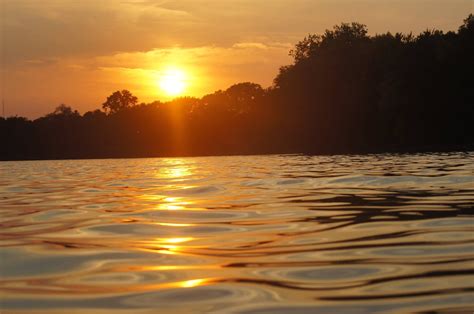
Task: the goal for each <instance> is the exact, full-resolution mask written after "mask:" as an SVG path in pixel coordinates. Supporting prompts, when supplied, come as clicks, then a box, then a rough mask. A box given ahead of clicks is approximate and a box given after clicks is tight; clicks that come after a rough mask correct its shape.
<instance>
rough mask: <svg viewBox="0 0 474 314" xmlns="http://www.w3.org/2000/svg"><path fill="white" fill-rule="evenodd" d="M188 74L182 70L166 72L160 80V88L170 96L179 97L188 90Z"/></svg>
mask: <svg viewBox="0 0 474 314" xmlns="http://www.w3.org/2000/svg"><path fill="white" fill-rule="evenodd" d="M186 80H187V77H186V73H185V72H184V71H182V70H180V69H168V70H166V71H164V73H163V74H162V75H161V77H160V80H159V85H160V88H161V90H162V91H163V92H165V93H166V95H168V96H179V95H181V94H182V93H183V92H184V90H185V89H186V85H187V84H186Z"/></svg>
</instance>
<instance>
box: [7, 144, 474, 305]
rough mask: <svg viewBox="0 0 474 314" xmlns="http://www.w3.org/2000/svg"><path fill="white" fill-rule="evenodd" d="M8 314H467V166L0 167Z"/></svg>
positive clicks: (80, 163)
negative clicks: (454, 313)
mask: <svg viewBox="0 0 474 314" xmlns="http://www.w3.org/2000/svg"><path fill="white" fill-rule="evenodd" d="M0 207H1V231H0V232H1V255H0V266H1V291H2V292H1V296H0V311H1V312H2V313H83V312H86V311H89V312H91V313H158V312H159V313H175V314H178V313H209V312H211V313H259V314H263V313H291V314H298V313H404V312H406V313H408V312H410V313H413V312H419V313H432V312H434V311H438V312H442V313H445V312H472V311H473V310H474V294H473V291H474V271H473V270H474V262H473V260H474V259H473V258H474V233H473V231H474V220H473V219H472V215H473V208H474V153H472V152H471V153H462V152H461V153H439V154H412V155H408V154H407V155H396V154H393V155H392V154H381V155H365V156H364V155H353V156H303V155H271V156H237V157H200V158H163V159H160V158H156V159H115V160H112V159H111V160H64V161H23V162H1V163H0Z"/></svg>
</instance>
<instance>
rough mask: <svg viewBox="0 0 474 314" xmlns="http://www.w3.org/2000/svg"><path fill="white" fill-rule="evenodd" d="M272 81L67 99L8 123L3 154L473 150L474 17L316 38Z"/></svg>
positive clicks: (352, 29)
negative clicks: (146, 99)
mask: <svg viewBox="0 0 474 314" xmlns="http://www.w3.org/2000/svg"><path fill="white" fill-rule="evenodd" d="M290 54H291V55H292V56H293V58H294V62H293V63H292V64H290V65H287V66H284V67H282V68H281V69H280V72H279V74H278V75H277V77H276V78H275V80H274V84H273V86H271V87H270V88H268V89H262V87H261V86H260V85H257V84H253V83H240V84H236V85H233V86H232V87H230V88H229V89H227V90H225V91H217V92H215V93H213V94H210V95H206V96H204V97H202V98H200V99H198V98H190V97H184V98H179V99H175V100H173V101H171V102H168V103H162V102H159V101H156V102H153V103H150V104H144V103H142V104H139V102H138V99H137V98H136V97H135V96H133V95H132V94H131V93H130V92H129V91H126V90H124V91H117V92H115V93H113V94H112V95H111V96H110V97H108V98H107V101H106V102H105V103H104V104H103V106H102V107H103V109H104V111H100V110H96V111H93V112H87V113H85V114H84V115H82V116H81V115H80V114H79V113H78V112H77V111H74V110H73V109H72V108H71V107H69V106H66V105H60V106H59V107H57V108H56V110H55V111H54V112H53V113H50V114H48V115H46V116H44V117H41V118H39V119H36V120H34V121H30V120H28V119H26V118H22V117H9V118H7V119H4V118H2V119H0V133H1V135H0V136H1V147H0V151H1V154H0V159H3V160H8V159H56V158H103V157H151V156H193V155H224V154H262V153H314V154H329V153H360V152H373V151H404V150H424V149H449V148H459V147H472V144H473V143H474V99H473V97H474V91H473V77H474V76H473V75H474V58H473V56H474V17H473V16H472V15H469V17H468V18H467V19H466V20H465V21H464V23H463V24H462V25H461V27H460V28H459V30H458V31H457V32H448V33H443V32H442V31H438V30H427V31H425V32H424V33H422V34H419V35H418V36H413V35H412V34H408V35H406V34H400V33H397V34H391V33H387V34H381V35H375V36H368V35H367V28H366V27H365V26H364V25H362V24H358V23H351V24H341V25H339V26H335V27H334V28H333V29H332V30H327V31H326V32H325V33H324V34H322V35H309V36H308V37H306V38H304V39H303V40H302V41H300V42H299V43H298V44H296V46H295V48H294V50H292V51H291V52H290Z"/></svg>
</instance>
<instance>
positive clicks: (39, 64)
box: [0, 0, 473, 118]
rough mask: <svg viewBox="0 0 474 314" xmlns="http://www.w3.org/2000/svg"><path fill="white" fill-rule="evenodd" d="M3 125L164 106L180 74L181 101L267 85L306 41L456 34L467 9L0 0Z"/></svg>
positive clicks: (461, 3) (466, 1)
mask: <svg viewBox="0 0 474 314" xmlns="http://www.w3.org/2000/svg"><path fill="white" fill-rule="evenodd" d="M0 10H1V11H0V19H1V29H0V36H1V38H0V39H1V52H2V56H1V79H0V84H1V90H0V93H1V95H0V96H1V97H2V98H3V99H4V101H5V106H6V115H7V116H10V115H22V116H27V117H29V118H36V117H39V116H41V115H44V114H45V113H48V112H51V111H52V110H53V109H54V108H55V107H56V106H57V105H58V104H60V103H66V104H68V105H71V106H73V107H74V108H75V109H78V110H79V111H80V112H81V113H84V112H85V111H87V110H93V109H96V108H99V107H100V106H101V104H102V103H103V102H104V100H105V99H106V97H107V96H108V95H110V94H111V93H112V92H113V91H115V90H119V89H129V90H130V91H131V92H132V93H133V94H135V95H136V96H138V98H139V99H140V101H144V102H151V101H153V100H168V99H169V98H170V96H168V95H166V94H165V93H164V92H163V90H162V89H161V88H160V77H162V76H163V75H165V74H166V73H167V71H168V72H169V70H170V69H179V70H181V71H183V72H184V73H186V79H185V80H186V89H185V91H184V94H186V95H190V96H197V97H200V96H203V95H205V94H207V93H212V92H214V91H215V90H218V89H226V88H227V87H229V86H230V85H232V84H234V83H238V82H246V81H251V82H255V83H259V84H261V85H262V86H264V87H268V86H270V85H271V83H272V80H273V78H274V77H275V75H276V74H277V73H278V68H279V67H280V66H281V65H285V64H288V63H290V62H291V60H290V58H289V57H288V51H289V49H291V47H292V46H293V45H294V44H295V43H296V42H298V41H299V40H301V39H302V38H303V37H304V36H305V35H307V34H309V33H321V32H323V31H324V30H325V29H327V28H331V27H332V26H333V25H335V24H339V23H340V22H352V21H357V22H361V23H364V24H366V25H367V26H368V28H369V32H370V33H371V34H375V33H382V32H386V31H391V32H410V31H413V32H414V33H418V32H420V31H423V30H425V29H427V28H430V29H431V28H437V29H442V30H444V31H448V30H457V28H458V27H459V25H461V23H462V20H463V19H464V18H466V17H467V16H468V14H469V13H471V12H472V11H473V2H472V0H169V1H168V0H0Z"/></svg>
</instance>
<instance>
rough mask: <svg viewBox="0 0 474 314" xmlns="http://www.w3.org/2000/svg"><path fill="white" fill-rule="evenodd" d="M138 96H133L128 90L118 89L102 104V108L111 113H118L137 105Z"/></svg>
mask: <svg viewBox="0 0 474 314" xmlns="http://www.w3.org/2000/svg"><path fill="white" fill-rule="evenodd" d="M137 103H138V98H137V97H135V96H133V95H132V93H130V92H129V91H128V90H126V89H124V90H122V91H116V92H115V93H113V94H112V95H110V96H109V97H107V100H106V101H105V102H104V103H103V104H102V108H103V109H104V110H105V111H106V112H109V113H116V112H119V111H121V110H123V109H127V108H130V107H132V106H135V105H136V104H137Z"/></svg>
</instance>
